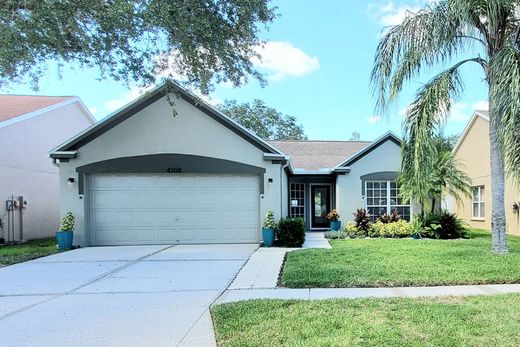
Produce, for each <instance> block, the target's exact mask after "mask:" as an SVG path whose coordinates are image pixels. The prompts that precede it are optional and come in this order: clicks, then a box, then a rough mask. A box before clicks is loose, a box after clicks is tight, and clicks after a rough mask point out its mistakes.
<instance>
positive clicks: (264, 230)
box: [262, 228, 274, 247]
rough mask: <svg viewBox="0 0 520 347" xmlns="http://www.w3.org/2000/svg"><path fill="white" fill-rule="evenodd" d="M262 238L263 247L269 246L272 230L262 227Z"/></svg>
mask: <svg viewBox="0 0 520 347" xmlns="http://www.w3.org/2000/svg"><path fill="white" fill-rule="evenodd" d="M262 238H263V240H264V246H265V247H271V246H272V245H273V242H274V230H273V229H268V228H262Z"/></svg>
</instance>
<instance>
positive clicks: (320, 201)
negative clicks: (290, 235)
mask: <svg viewBox="0 0 520 347" xmlns="http://www.w3.org/2000/svg"><path fill="white" fill-rule="evenodd" d="M311 199H312V200H311V229H319V228H329V227H330V222H329V221H328V220H327V218H325V217H326V216H327V213H329V212H330V186H329V185H311Z"/></svg>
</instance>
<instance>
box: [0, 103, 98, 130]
mask: <svg viewBox="0 0 520 347" xmlns="http://www.w3.org/2000/svg"><path fill="white" fill-rule="evenodd" d="M75 102H78V104H79V105H80V108H81V109H82V111H86V112H87V116H88V117H87V118H90V120H91V121H92V122H95V119H94V118H93V117H92V114H91V113H90V111H88V109H87V108H86V107H85V105H82V102H81V100H80V98H78V97H77V96H74V97H71V98H70V99H67V100H64V101H61V102H58V103H56V104H52V105H50V106H47V107H43V108H40V109H38V110H36V111H33V112H29V113H25V114H23V115H20V116H16V117H14V118H11V119H8V120H5V121H3V122H0V128H4V127H7V126H10V125H13V124H16V123H20V122H23V121H26V120H29V119H31V118H34V117H37V116H39V115H42V114H44V113H47V112H50V111H53V110H55V109H58V108H60V107H63V106H67V105H71V104H73V103H75Z"/></svg>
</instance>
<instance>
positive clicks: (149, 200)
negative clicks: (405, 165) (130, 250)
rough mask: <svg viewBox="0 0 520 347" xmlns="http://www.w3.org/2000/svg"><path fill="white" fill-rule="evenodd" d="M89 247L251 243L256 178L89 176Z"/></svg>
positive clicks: (254, 225) (256, 219)
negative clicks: (90, 245)
mask: <svg viewBox="0 0 520 347" xmlns="http://www.w3.org/2000/svg"><path fill="white" fill-rule="evenodd" d="M89 199H90V201H89V206H90V223H89V224H90V225H89V229H90V235H89V236H90V242H91V244H92V245H141V244H172V243H247V242H257V241H258V237H259V236H258V235H259V230H260V223H259V220H260V216H259V204H260V200H259V199H260V191H259V177H258V176H249V175H191V174H180V175H176V176H171V175H124V174H118V175H92V176H91V177H90V182H89Z"/></svg>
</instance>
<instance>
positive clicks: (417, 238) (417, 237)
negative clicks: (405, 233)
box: [412, 234, 421, 240]
mask: <svg viewBox="0 0 520 347" xmlns="http://www.w3.org/2000/svg"><path fill="white" fill-rule="evenodd" d="M412 239H414V240H420V239H421V235H418V234H413V235H412Z"/></svg>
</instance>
